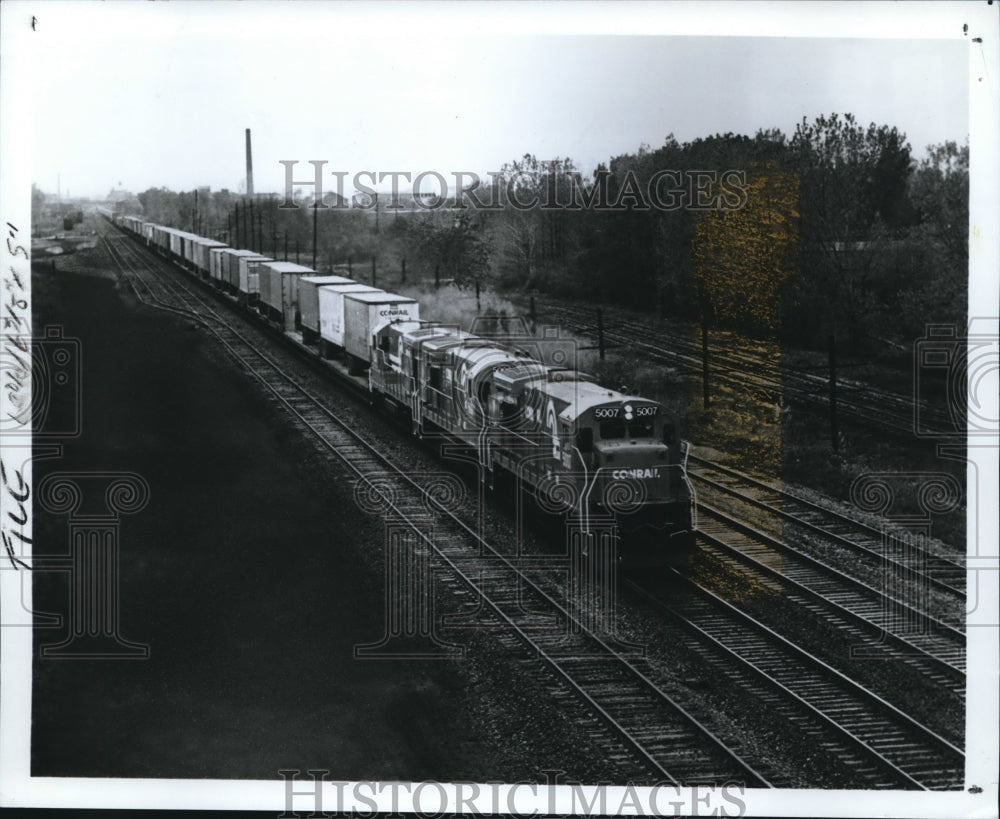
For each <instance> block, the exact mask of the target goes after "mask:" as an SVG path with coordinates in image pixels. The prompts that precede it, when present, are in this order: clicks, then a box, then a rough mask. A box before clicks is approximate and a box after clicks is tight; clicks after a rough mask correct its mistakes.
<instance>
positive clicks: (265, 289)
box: [257, 262, 316, 330]
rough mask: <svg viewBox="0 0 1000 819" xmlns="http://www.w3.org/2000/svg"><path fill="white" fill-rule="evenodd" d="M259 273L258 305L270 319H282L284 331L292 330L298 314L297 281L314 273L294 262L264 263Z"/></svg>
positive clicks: (260, 266) (309, 268) (314, 272)
mask: <svg viewBox="0 0 1000 819" xmlns="http://www.w3.org/2000/svg"><path fill="white" fill-rule="evenodd" d="M257 269H258V271H259V273H260V303H261V306H262V307H264V306H266V307H267V309H268V313H269V315H270V317H271V318H273V319H274V320H275V321H277V320H279V319H283V321H284V326H285V329H286V330H294V329H295V327H296V325H297V322H296V318H297V313H298V306H299V300H298V292H299V287H298V283H299V279H301V278H302V277H303V276H315V275H316V271H315V270H313V269H312V268H311V267H305V266H304V265H301V264H295V262H264V263H263V264H261V265H259V266H258V268H257Z"/></svg>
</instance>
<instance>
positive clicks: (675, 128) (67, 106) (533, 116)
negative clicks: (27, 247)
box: [5, 0, 970, 197]
mask: <svg viewBox="0 0 1000 819" xmlns="http://www.w3.org/2000/svg"><path fill="white" fill-rule="evenodd" d="M5 5H8V6H9V7H8V14H7V15H6V22H7V23H8V26H7V28H8V31H9V30H10V26H11V22H10V21H12V20H14V19H15V18H16V19H17V22H18V23H21V24H22V29H23V32H22V40H28V39H29V38H28V37H27V29H26V28H24V27H23V26H24V23H25V22H26V21H27V20H28V19H29V18H30V17H35V30H34V31H33V32H31V33H30V40H29V42H30V48H27V49H26V50H25V56H24V59H25V63H24V65H25V68H26V69H27V70H26V71H24V72H22V76H26V75H30V79H29V80H28V82H29V83H30V86H29V87H30V89H31V91H30V93H31V100H30V108H31V116H32V121H33V128H34V134H33V139H32V144H33V146H34V158H33V164H32V167H33V176H32V178H33V180H34V181H35V182H36V183H37V184H38V185H39V186H40V187H41V188H42V189H43V190H46V191H49V192H55V191H56V190H57V188H58V189H59V191H60V192H61V193H62V194H63V195H66V194H67V193H69V194H70V195H84V196H91V197H99V196H103V195H106V194H107V192H108V191H109V190H110V189H111V188H114V187H122V188H124V189H127V190H131V191H133V192H138V191H141V190H145V189H146V188H149V187H167V188H170V189H173V190H190V189H192V188H194V187H198V186H204V185H208V186H210V187H211V188H212V189H213V190H217V189H220V188H229V189H231V190H239V189H240V186H241V185H242V184H243V181H244V178H245V165H244V162H245V158H244V130H245V129H246V128H250V129H251V131H252V135H253V162H254V180H255V188H256V190H257V191H258V192H263V191H279V190H283V188H284V180H285V176H284V174H285V171H284V167H283V166H282V165H280V164H279V162H280V160H294V161H297V162H299V163H300V164H299V165H298V166H296V168H297V170H296V179H299V178H306V179H309V178H311V174H312V170H311V168H310V166H309V165H308V164H307V162H308V160H326V161H327V163H328V164H327V165H326V167H325V169H326V170H327V171H333V170H338V171H346V172H348V174H349V176H348V179H350V178H351V177H352V176H353V174H355V173H356V172H358V171H363V170H370V171H377V172H383V173H385V172H391V171H399V172H408V173H410V174H411V176H416V175H417V174H419V173H421V172H424V171H437V172H438V173H441V174H443V175H444V176H446V177H449V178H450V177H451V175H452V174H453V173H455V172H456V171H471V172H475V173H478V174H480V175H481V176H484V175H485V174H486V173H487V172H489V171H497V170H499V169H500V167H501V166H502V165H503V164H504V163H506V162H510V161H511V160H513V159H516V158H519V157H520V156H522V155H523V154H525V153H532V154H534V155H535V156H537V157H538V158H540V159H551V158H555V157H570V158H572V159H573V160H574V161H575V162H576V164H577V166H578V167H579V168H580V169H581V170H583V171H584V172H585V173H586V172H589V171H590V170H592V169H593V168H594V167H595V166H596V165H597V163H599V162H607V161H608V160H609V159H610V158H611V157H612V156H616V155H619V154H622V153H630V152H634V151H635V150H636V149H637V148H638V147H639V146H640V145H641V144H646V145H649V146H651V147H654V148H655V147H657V146H659V145H662V144H663V142H664V139H665V138H666V136H667V135H668V134H673V135H674V136H675V137H676V138H677V139H678V140H679V141H681V142H684V141H688V140H692V139H696V138H698V137H704V136H709V135H712V134H715V133H725V132H729V131H732V132H735V133H744V134H748V135H753V134H754V133H755V132H756V131H757V130H758V129H761V128H778V129H780V130H782V131H784V132H785V133H786V134H788V135H790V134H791V133H792V132H793V131H794V129H795V125H796V124H797V123H798V122H800V121H801V120H802V118H803V117H804V118H806V119H809V120H812V119H814V118H815V117H816V116H818V115H820V114H829V113H832V112H840V113H847V112H851V113H853V114H854V115H855V116H856V117H857V119H858V120H859V121H860V122H861V123H863V124H867V123H869V122H876V123H877V124H887V125H895V126H896V127H898V128H899V129H900V130H901V131H903V132H905V133H906V135H907V137H908V139H909V142H910V144H911V146H912V147H913V149H914V155H915V156H916V157H917V158H919V157H921V156H922V155H923V153H924V149H925V147H926V146H927V145H928V144H931V143H939V142H942V141H944V140H955V141H957V142H959V143H963V142H964V141H965V139H966V136H967V134H968V131H969V128H968V121H969V104H968V92H967V86H968V77H969V64H970V56H969V41H968V37H967V36H963V34H962V32H961V24H960V22H959V20H960V19H961V16H960V15H958V14H950V15H949V14H948V12H947V11H943V10H942V9H941V8H939V7H937V6H935V4H918V8H917V10H916V11H917V16H919V15H920V12H921V11H926V12H927V13H928V16H933V15H932V14H931V12H934V13H937V14H939V15H940V17H941V19H942V20H943V23H942V24H938V25H931V26H925V27H924V28H923V29H920V28H918V29H916V30H915V31H914V35H916V36H904V37H902V38H898V39H887V38H886V37H884V36H880V29H879V28H878V26H872V27H866V26H865V25H864V23H865V20H866V17H865V15H866V12H865V11H864V9H863V8H860V7H856V6H855V7H852V6H845V4H839V3H822V4H812V5H813V7H816V6H822V7H825V8H823V9H821V10H820V11H819V12H815V11H814V12H810V14H811V17H810V16H809V15H807V16H806V19H805V20H804V21H803V20H801V19H799V18H798V17H797V16H796V14H795V13H793V12H795V11H796V7H795V6H794V4H764V5H763V6H761V5H759V4H758V5H757V6H756V9H757V11H758V13H757V14H756V15H755V14H753V13H750V14H748V13H747V12H748V10H750V11H751V12H752V11H753V9H754V4H740V6H738V7H728V6H726V4H710V5H704V4H698V5H695V6H691V5H689V4H670V3H666V4H659V3H643V4H639V5H638V6H627V7H625V11H624V12H623V11H621V9H622V7H621V6H619V5H618V4H610V5H605V4H588V5H586V6H584V7H582V8H581V7H578V8H577V14H576V15H571V14H568V13H566V12H564V11H563V10H561V9H560V8H558V7H553V6H548V7H539V6H536V5H533V4H517V5H515V6H504V5H501V4H490V6H489V7H487V8H486V9H483V8H482V7H480V11H479V12H478V13H465V12H462V13H459V12H458V11H457V10H456V6H455V5H453V4H448V5H447V7H445V8H442V7H440V6H434V5H429V6H428V5H423V4H416V6H413V5H410V6H400V5H397V4H394V3H374V4H370V5H367V6H364V7H357V6H353V5H349V4H339V3H331V4H327V3H322V4H320V3H314V2H303V3H291V4H289V3H281V4H278V3H264V2H248V3H242V4H238V5H233V4H229V3H218V2H199V0H194V2H170V3H162V2H157V3H149V2H127V1H126V2H108V3H91V2H87V1H86V0H84V2H73V3H68V4H67V3H63V2H52V1H51V0H49V2H42V3H39V2H30V1H29V0H20V2H14V3H12V4H6V3H5ZM561 5H562V4H556V6H561ZM862 5H864V6H867V7H868V8H871V7H872V4H862ZM956 6H957V8H961V4H955V6H953V8H955V7H956ZM415 8H416V9H422V11H421V12H419V13H418V12H416V11H415V10H414V9H415ZM727 9H729V11H727ZM762 9H766V10H767V12H768V14H766V15H761V14H760V13H759V12H760V11H761V10H762ZM581 11H582V12H583V13H580V12H581ZM838 11H841V12H843V15H841V16H844V15H846V18H847V20H846V21H844V20H841V19H839V18H837V17H836V13H837V12H838ZM911 12H912V7H911ZM831 15H834V16H833V17H831ZM800 16H801V15H800ZM741 20H742V21H743V23H742V24H741V22H740V21H741ZM734 22H735V23H736V25H735V27H734ZM789 26H791V28H792V29H793V30H794V31H795V32H796V33H808V34H811V35H813V36H809V37H801V36H796V37H788V36H779V35H781V34H782V33H783V32H785V31H786V30H787V29H788V27H789ZM744 30H745V31H747V32H760V34H758V35H754V36H731V35H732V34H733V33H740V32H742V31H744ZM715 31H719V32H721V33H724V34H728V35H730V36H720V35H715V34H714V33H713V32H715ZM884 31H886V32H890V33H893V34H897V33H898V31H897V30H896V29H894V28H893V27H891V26H890V27H887V28H885V29H884ZM82 32H86V34H85V35H83V34H82ZM679 32H685V34H684V35H683V36H677V34H678V33H679ZM838 33H843V34H845V35H851V36H823V35H837V34H838ZM706 34H707V35H710V36H705V35H706ZM856 34H862V35H863V36H856ZM928 34H930V35H932V36H934V37H938V38H939V39H928V38H927V35H928ZM941 37H944V39H940V38H941ZM330 179H331V180H332V177H331V178H330ZM331 184H332V182H331ZM387 185H388V183H385V185H383V186H382V187H383V188H385V187H386V186H387ZM403 187H404V188H405V187H407V186H406V185H404V186H403Z"/></svg>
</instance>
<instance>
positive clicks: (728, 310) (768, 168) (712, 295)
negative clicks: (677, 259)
mask: <svg viewBox="0 0 1000 819" xmlns="http://www.w3.org/2000/svg"><path fill="white" fill-rule="evenodd" d="M745 191H746V194H747V198H746V204H745V205H744V206H743V207H742V208H739V209H724V210H723V209H720V210H710V211H704V212H702V213H699V214H698V215H697V218H696V219H695V229H694V237H693V239H692V248H691V252H692V256H693V259H694V269H695V280H696V282H697V287H698V290H699V293H700V294H701V295H702V296H703V297H704V299H705V300H706V301H707V306H708V307H709V308H710V310H711V312H712V314H713V315H714V317H715V320H716V321H717V322H719V323H720V324H724V325H728V326H730V327H733V328H736V329H740V330H742V331H745V332H752V333H755V334H760V333H763V334H773V333H775V332H776V331H777V330H778V329H779V327H780V324H781V315H782V304H783V301H784V298H783V290H784V288H785V286H786V284H787V283H788V282H789V281H791V280H793V279H794V278H795V277H796V275H797V267H796V264H797V261H798V259H797V255H798V243H799V212H798V207H799V180H798V177H797V176H796V175H795V174H793V173H789V172H788V171H783V170H780V169H779V168H778V167H777V166H776V165H775V163H764V164H761V165H757V166H756V167H753V168H752V169H751V170H750V171H749V172H748V174H747V184H746V188H745Z"/></svg>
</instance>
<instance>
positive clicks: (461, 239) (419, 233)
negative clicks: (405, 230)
mask: <svg viewBox="0 0 1000 819" xmlns="http://www.w3.org/2000/svg"><path fill="white" fill-rule="evenodd" d="M410 240H411V242H412V243H413V246H414V247H415V249H416V252H417V256H418V262H419V263H420V264H421V265H422V266H423V268H424V270H425V271H426V272H434V273H435V276H436V277H439V278H440V279H450V280H452V281H453V282H454V283H455V284H456V285H457V286H459V287H474V286H477V285H480V284H482V283H484V282H485V281H486V280H487V279H488V278H489V277H490V270H491V268H490V255H491V248H490V244H489V241H488V240H487V238H486V237H485V235H484V233H483V230H482V224H481V222H480V221H479V220H478V219H476V218H474V217H473V216H472V215H470V214H469V213H468V212H467V211H466V212H458V213H456V212H454V211H445V212H442V213H428V214H427V215H426V216H425V217H424V218H421V219H415V220H413V222H411V223H410Z"/></svg>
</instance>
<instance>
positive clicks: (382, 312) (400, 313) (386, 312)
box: [379, 307, 410, 316]
mask: <svg viewBox="0 0 1000 819" xmlns="http://www.w3.org/2000/svg"><path fill="white" fill-rule="evenodd" d="M379 315H380V316H408V315H410V311H409V310H398V309H396V308H395V307H393V308H392V309H391V310H380V311H379Z"/></svg>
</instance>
